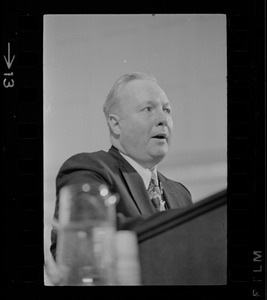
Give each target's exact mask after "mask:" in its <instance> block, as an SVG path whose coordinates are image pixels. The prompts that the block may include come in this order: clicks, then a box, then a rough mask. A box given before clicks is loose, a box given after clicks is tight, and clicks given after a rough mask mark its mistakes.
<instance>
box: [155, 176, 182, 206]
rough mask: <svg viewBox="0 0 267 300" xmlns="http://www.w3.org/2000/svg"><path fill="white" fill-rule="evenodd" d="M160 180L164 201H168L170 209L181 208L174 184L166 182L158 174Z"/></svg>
mask: <svg viewBox="0 0 267 300" xmlns="http://www.w3.org/2000/svg"><path fill="white" fill-rule="evenodd" d="M158 178H159V180H160V182H161V184H162V187H163V197H164V200H165V201H167V203H168V205H169V208H179V207H180V205H179V199H178V195H177V193H176V191H175V189H174V188H173V184H172V182H170V181H168V180H166V178H165V177H164V176H163V175H162V174H161V173H159V172H158Z"/></svg>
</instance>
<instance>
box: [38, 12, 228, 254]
mask: <svg viewBox="0 0 267 300" xmlns="http://www.w3.org/2000/svg"><path fill="white" fill-rule="evenodd" d="M43 62H44V193H45V194H44V243H45V252H46V253H47V251H48V248H49V246H50V231H51V222H52V217H53V211H54V205H55V178H56V175H57V172H58V170H59V168H60V167H61V165H62V164H63V162H64V161H65V160H66V159H67V158H69V157H70V156H72V155H74V154H76V153H79V152H92V151H98V150H108V149H109V147H110V141H109V135H108V128H107V125H106V120H105V117H104V114H103V111H102V107H103V103H104V101H105V98H106V96H107V94H108V93H109V91H110V89H111V87H112V85H113V84H114V82H115V81H116V80H117V79H118V78H119V77H120V76H121V75H123V74H125V73H131V72H135V71H141V72H147V73H151V74H152V75H154V76H155V77H156V78H157V80H158V82H159V84H160V86H161V87H162V88H163V89H164V91H165V92H166V94H167V96H168V98H169V100H170V102H171V105H172V116H173V120H174V135H173V141H172V145H171V150H170V152H169V154H168V155H167V156H166V157H165V159H164V160H163V161H162V162H161V163H160V164H159V166H158V169H159V171H161V172H162V173H163V174H164V175H165V176H167V177H169V178H171V179H173V180H176V181H179V182H181V183H183V184H184V185H185V186H186V187H187V188H188V189H189V190H190V192H191V194H192V197H193V201H194V202H198V201H200V200H201V199H203V198H205V197H207V196H209V195H211V194H213V193H215V192H218V191H220V190H222V189H224V188H226V187H227V86H226V82H227V81H226V76H227V70H226V62H227V61H226V16H225V15H218V14H214V15H172V14H168V15H46V16H45V17H44V61H43Z"/></svg>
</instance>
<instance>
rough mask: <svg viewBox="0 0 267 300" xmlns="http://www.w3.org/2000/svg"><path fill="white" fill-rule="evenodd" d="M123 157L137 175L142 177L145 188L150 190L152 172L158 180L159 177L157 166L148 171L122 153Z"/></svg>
mask: <svg viewBox="0 0 267 300" xmlns="http://www.w3.org/2000/svg"><path fill="white" fill-rule="evenodd" d="M120 154H121V156H122V157H124V158H125V159H126V160H127V161H128V163H129V164H130V165H131V166H132V167H133V168H134V169H135V170H136V171H137V173H138V174H139V175H140V176H141V177H142V179H143V181H144V184H145V187H146V189H148V186H149V183H150V180H151V172H153V173H154V174H155V175H156V178H158V176H157V166H155V167H153V169H152V170H150V169H147V168H144V167H142V166H141V165H139V164H138V163H137V162H136V161H135V160H133V159H132V158H131V157H129V156H128V155H125V154H123V153H121V152H120Z"/></svg>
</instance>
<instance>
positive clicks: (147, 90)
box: [121, 79, 169, 102]
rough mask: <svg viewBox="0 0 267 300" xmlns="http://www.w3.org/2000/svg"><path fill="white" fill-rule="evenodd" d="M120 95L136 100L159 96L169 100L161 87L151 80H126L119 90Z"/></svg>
mask: <svg viewBox="0 0 267 300" xmlns="http://www.w3.org/2000/svg"><path fill="white" fill-rule="evenodd" d="M121 96H122V97H126V98H131V99H132V98H136V100H138V99H139V100H140V101H142V100H146V101H148V100H153V99H157V98H159V97H160V98H161V99H163V100H165V102H169V100H168V98H167V96H166V94H165V92H164V91H163V89H162V88H161V87H160V86H159V85H158V84H157V83H156V82H155V81H152V80H140V79H138V80H133V81H130V82H127V84H126V85H125V86H124V88H123V89H122V90H121Z"/></svg>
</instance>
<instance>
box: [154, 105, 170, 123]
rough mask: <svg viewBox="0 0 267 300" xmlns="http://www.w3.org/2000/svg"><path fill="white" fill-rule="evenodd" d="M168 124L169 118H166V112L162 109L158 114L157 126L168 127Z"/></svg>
mask: <svg viewBox="0 0 267 300" xmlns="http://www.w3.org/2000/svg"><path fill="white" fill-rule="evenodd" d="M167 123H168V118H167V116H166V112H164V111H163V110H162V109H160V110H159V111H158V114H157V121H156V124H157V126H166V125H167Z"/></svg>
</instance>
